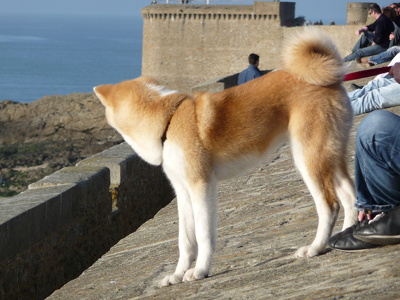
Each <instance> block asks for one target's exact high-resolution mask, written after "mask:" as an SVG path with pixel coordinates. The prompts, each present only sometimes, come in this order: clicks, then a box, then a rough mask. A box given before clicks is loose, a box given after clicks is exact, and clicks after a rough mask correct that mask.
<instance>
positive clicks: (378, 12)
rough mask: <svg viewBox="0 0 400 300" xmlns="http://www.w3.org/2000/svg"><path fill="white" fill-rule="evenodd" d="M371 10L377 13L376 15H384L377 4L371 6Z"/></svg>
mask: <svg viewBox="0 0 400 300" xmlns="http://www.w3.org/2000/svg"><path fill="white" fill-rule="evenodd" d="M369 10H370V11H371V12H375V13H377V14H380V13H382V10H381V7H380V6H379V5H378V4H376V3H374V4H371V5H370V6H369Z"/></svg>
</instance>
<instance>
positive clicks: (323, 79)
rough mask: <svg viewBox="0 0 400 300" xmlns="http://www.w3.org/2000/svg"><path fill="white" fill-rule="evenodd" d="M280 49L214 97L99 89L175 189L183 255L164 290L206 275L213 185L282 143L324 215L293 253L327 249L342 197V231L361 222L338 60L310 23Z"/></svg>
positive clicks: (213, 232)
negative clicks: (271, 64)
mask: <svg viewBox="0 0 400 300" xmlns="http://www.w3.org/2000/svg"><path fill="white" fill-rule="evenodd" d="M282 53H283V55H282V59H281V63H280V67H279V68H278V69H277V70H274V71H272V72H270V73H268V74H266V75H263V76H261V77H259V78H257V79H253V80H251V81H249V82H247V83H245V84H243V85H240V86H235V87H232V88H229V89H227V90H224V91H222V92H218V93H214V94H210V93H207V92H200V93H197V94H195V95H193V96H190V95H187V94H184V93H179V92H177V91H172V90H169V89H167V88H165V87H163V86H160V85H159V84H158V83H157V82H156V81H155V80H153V79H151V78H149V77H139V78H137V79H133V80H127V81H124V82H121V83H118V84H106V85H100V86H97V87H95V88H94V92H95V94H96V95H97V97H98V98H99V99H100V101H101V102H102V104H103V105H104V106H105V114H106V118H107V120H108V122H109V124H110V125H111V126H112V127H114V128H115V129H116V130H117V131H118V132H119V133H120V134H121V135H122V137H123V138H124V139H125V141H126V142H127V143H128V144H129V145H131V147H132V148H133V149H134V150H135V152H136V153H137V154H138V155H139V156H140V157H141V158H142V159H143V160H145V161H147V162H148V163H150V164H152V165H162V166H163V170H164V172H165V173H166V175H167V177H168V178H169V180H170V182H171V184H172V186H173V188H174V190H175V193H176V196H177V201H178V214H179V242H178V243H179V260H178V264H177V266H176V269H175V272H174V274H172V275H168V276H166V277H165V278H164V279H163V280H162V281H161V283H160V286H168V285H171V284H177V283H180V282H186V281H192V280H197V279H203V278H206V277H207V276H208V275H209V273H210V269H211V265H212V258H213V253H214V251H215V246H216V239H217V181H218V180H222V179H227V178H230V177H232V176H237V175H239V174H241V173H243V172H245V171H248V170H249V169H251V168H252V167H255V166H257V164H259V163H260V162H262V161H263V159H265V157H266V156H267V155H268V154H270V153H272V152H274V151H276V150H277V149H279V147H281V146H282V145H283V144H284V143H289V144H290V146H291V151H292V155H293V159H294V163H295V165H296V167H297V168H298V170H299V171H300V173H301V175H302V177H303V180H304V182H305V183H306V185H307V187H308V189H309V191H310V193H311V195H312V197H313V199H314V201H315V204H316V208H317V214H318V218H319V222H318V228H317V233H316V237H315V239H314V241H313V242H312V243H311V244H310V245H307V246H304V247H300V248H299V249H298V250H297V251H296V253H295V255H296V256H298V257H313V256H316V255H318V254H321V253H323V252H324V251H325V247H326V244H327V240H328V239H329V237H330V235H331V234H332V229H333V227H334V225H335V222H336V219H337V216H338V212H339V201H338V199H340V202H341V203H342V206H343V207H344V212H345V218H344V224H343V228H347V227H349V226H351V225H353V224H354V223H355V221H356V215H355V210H354V208H353V205H354V202H355V191H354V185H353V182H352V179H351V177H350V176H349V173H348V170H347V163H346V159H347V143H348V140H349V132H350V130H351V127H352V124H353V112H352V108H351V105H350V102H349V99H348V97H347V94H346V91H345V89H344V88H343V85H342V79H343V77H344V74H345V71H346V68H345V66H344V64H343V61H342V58H341V56H340V55H339V52H338V50H337V48H336V46H335V44H334V43H333V41H332V40H331V39H330V38H329V37H327V35H326V34H324V33H322V32H321V31H318V30H310V29H308V30H306V29H305V30H304V31H303V32H302V33H301V34H299V35H298V36H295V37H293V39H292V40H291V42H288V43H287V45H286V47H285V48H284V49H283V51H282ZM194 261H196V263H195V266H192V264H193V262H194Z"/></svg>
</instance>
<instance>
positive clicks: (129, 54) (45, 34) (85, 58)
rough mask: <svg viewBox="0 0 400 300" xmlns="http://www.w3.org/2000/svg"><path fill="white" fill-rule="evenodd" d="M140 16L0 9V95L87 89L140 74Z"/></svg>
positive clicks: (25, 96)
mask: <svg viewBox="0 0 400 300" xmlns="http://www.w3.org/2000/svg"><path fill="white" fill-rule="evenodd" d="M142 35H143V20H142V18H141V16H134V15H133V16H127V15H123V16H120V15H119V16H93V15H59V16H55V15H22V14H19V15H5V14H3V15H0V61H1V64H0V101H3V100H11V101H17V102H32V101H34V100H37V99H40V98H41V97H43V96H47V95H67V94H71V93H74V92H77V93H89V92H92V90H93V87H94V86H96V85H100V84H107V83H117V82H120V81H122V80H126V79H131V78H136V77H138V76H140V75H141V68H142V66H141V65H142Z"/></svg>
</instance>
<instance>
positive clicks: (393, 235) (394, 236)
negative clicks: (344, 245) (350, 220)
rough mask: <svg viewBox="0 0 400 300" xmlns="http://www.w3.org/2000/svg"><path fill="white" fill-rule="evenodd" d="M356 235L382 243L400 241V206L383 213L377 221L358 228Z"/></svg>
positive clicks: (355, 231)
mask: <svg viewBox="0 0 400 300" xmlns="http://www.w3.org/2000/svg"><path fill="white" fill-rule="evenodd" d="M354 237H356V238H357V239H360V240H363V241H366V242H369V243H374V244H380V245H392V244H398V243H400V206H398V207H396V208H394V209H392V210H390V211H388V212H385V213H383V216H382V217H380V218H379V219H377V220H376V221H375V220H373V221H372V222H371V223H370V224H368V225H365V226H362V227H359V228H356V229H355V230H354Z"/></svg>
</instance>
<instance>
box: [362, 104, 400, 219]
mask: <svg viewBox="0 0 400 300" xmlns="http://www.w3.org/2000/svg"><path fill="white" fill-rule="evenodd" d="M399 129H400V117H399V116H397V115H395V114H392V113H390V112H388V111H384V110H380V111H374V112H372V113H371V114H369V115H368V116H367V117H365V119H364V120H363V121H362V122H361V124H360V126H359V127H358V129H357V136H356V156H355V183H356V194H357V201H356V204H355V206H356V208H357V209H358V210H368V211H371V212H375V213H379V212H382V211H387V210H390V209H392V208H394V207H397V206H399V205H400V130H399Z"/></svg>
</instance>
